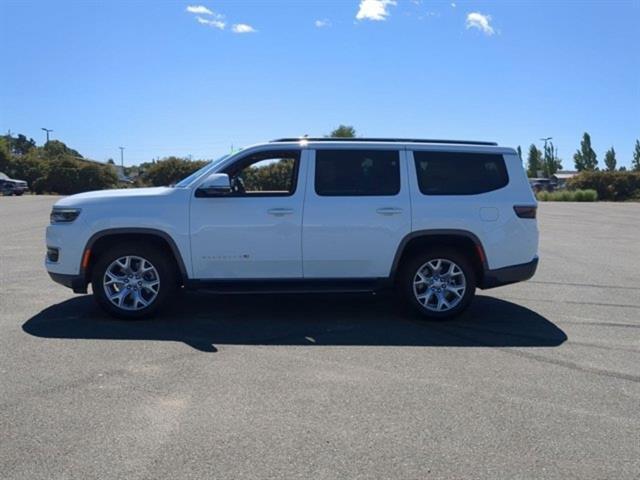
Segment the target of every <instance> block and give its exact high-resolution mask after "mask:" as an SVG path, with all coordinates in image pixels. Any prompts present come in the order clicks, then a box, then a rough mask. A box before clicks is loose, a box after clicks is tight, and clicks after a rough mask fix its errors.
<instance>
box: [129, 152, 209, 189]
mask: <svg viewBox="0 0 640 480" xmlns="http://www.w3.org/2000/svg"><path fill="white" fill-rule="evenodd" d="M206 163H207V162H205V161H197V160H196V161H189V160H187V159H186V158H179V157H168V158H165V159H163V160H159V161H157V162H155V163H153V164H151V165H149V167H148V168H147V169H146V170H145V171H144V173H142V177H143V178H142V179H141V181H142V183H146V184H150V185H154V186H163V185H171V184H173V183H176V182H178V181H180V180H182V179H183V178H185V177H187V176H189V175H191V174H192V173H193V172H195V171H196V170H198V169H199V168H202V167H203V166H204V165H206Z"/></svg>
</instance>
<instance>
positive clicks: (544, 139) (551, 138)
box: [540, 137, 553, 151]
mask: <svg viewBox="0 0 640 480" xmlns="http://www.w3.org/2000/svg"><path fill="white" fill-rule="evenodd" d="M540 140H542V141H543V142H544V149H545V151H546V150H547V142H548V141H549V140H553V137H547V138H541V139H540Z"/></svg>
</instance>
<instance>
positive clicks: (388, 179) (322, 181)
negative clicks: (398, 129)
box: [315, 150, 400, 196]
mask: <svg viewBox="0 0 640 480" xmlns="http://www.w3.org/2000/svg"><path fill="white" fill-rule="evenodd" d="M315 187H316V193H317V194H318V195H323V196H355V195H363V196H367V195H377V196H385V195H386V196H388V195H397V194H398V193H399V192H400V154H399V153H398V151H397V150H316V178H315Z"/></svg>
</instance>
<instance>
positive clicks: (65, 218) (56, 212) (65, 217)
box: [50, 207, 80, 223]
mask: <svg viewBox="0 0 640 480" xmlns="http://www.w3.org/2000/svg"><path fill="white" fill-rule="evenodd" d="M78 215H80V209H79V208H61V207H53V210H51V216H50V218H51V223H71V222H73V221H74V220H75V219H76V218H78Z"/></svg>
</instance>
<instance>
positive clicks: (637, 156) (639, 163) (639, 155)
mask: <svg viewBox="0 0 640 480" xmlns="http://www.w3.org/2000/svg"><path fill="white" fill-rule="evenodd" d="M631 170H633V171H634V172H640V140H636V146H635V148H634V149H633V161H632V162H631Z"/></svg>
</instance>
